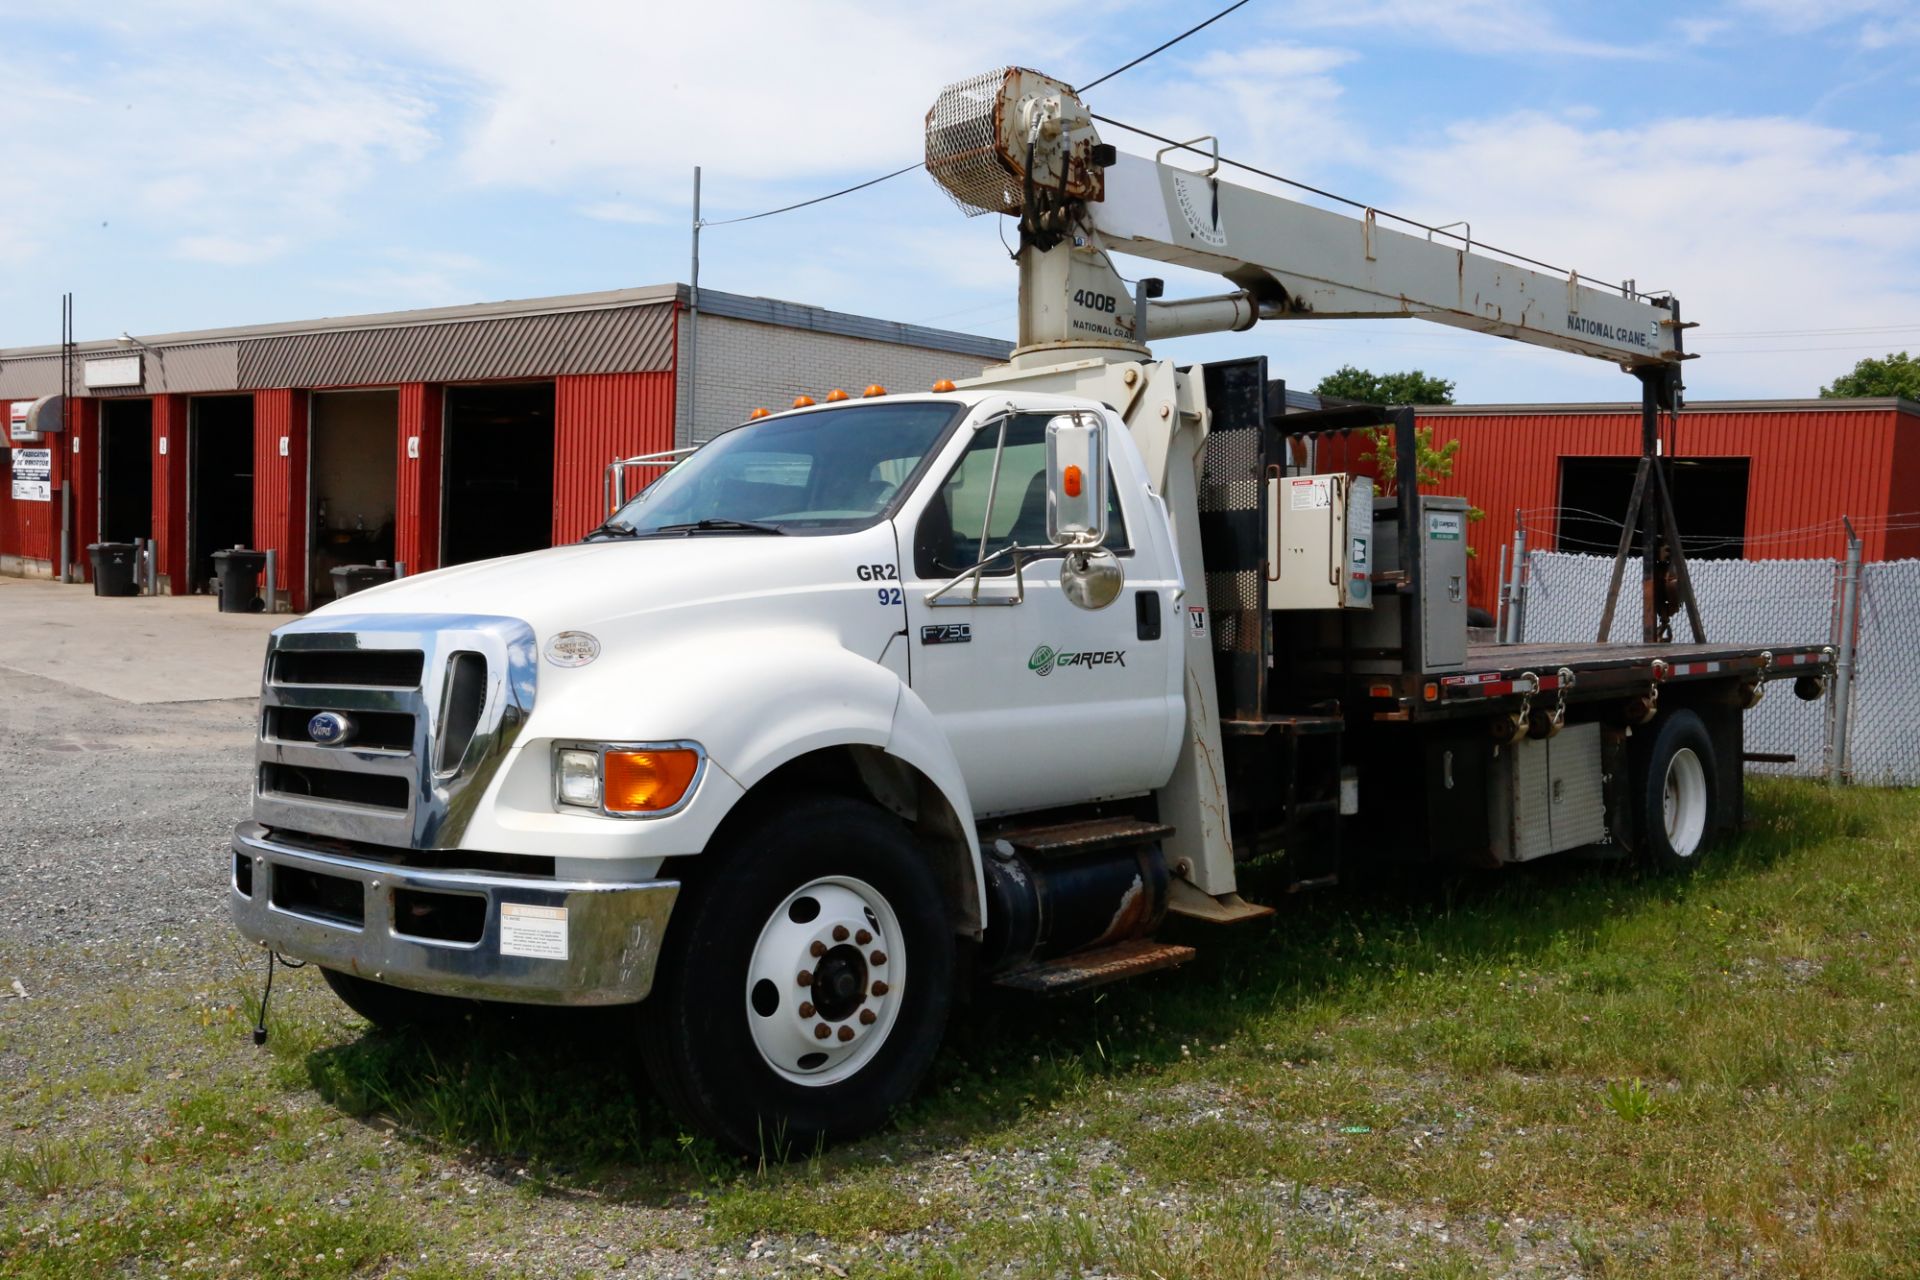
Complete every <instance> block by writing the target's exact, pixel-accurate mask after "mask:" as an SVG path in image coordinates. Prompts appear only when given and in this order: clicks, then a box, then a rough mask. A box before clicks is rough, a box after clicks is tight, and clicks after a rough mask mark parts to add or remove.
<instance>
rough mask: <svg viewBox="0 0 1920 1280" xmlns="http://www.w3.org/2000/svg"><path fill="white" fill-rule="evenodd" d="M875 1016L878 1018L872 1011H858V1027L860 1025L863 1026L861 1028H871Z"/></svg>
mask: <svg viewBox="0 0 1920 1280" xmlns="http://www.w3.org/2000/svg"><path fill="white" fill-rule="evenodd" d="M876 1016H878V1015H876V1014H875V1013H874V1011H873V1010H871V1009H862V1010H861V1011H860V1025H861V1026H863V1027H870V1026H872V1025H873V1021H874V1018H875V1017H876Z"/></svg>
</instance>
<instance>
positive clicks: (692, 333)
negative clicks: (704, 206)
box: [674, 165, 700, 447]
mask: <svg viewBox="0 0 1920 1280" xmlns="http://www.w3.org/2000/svg"><path fill="white" fill-rule="evenodd" d="M699 408H700V166H699V165H695V166H693V270H692V277H691V279H689V280H688V282H687V443H688V444H692V443H693V438H694V435H695V432H696V430H697V426H698V423H699V418H698V417H697V416H696V415H697V411H698V410H699ZM674 443H675V446H676V447H677V446H678V444H679V442H678V441H675V442H674Z"/></svg>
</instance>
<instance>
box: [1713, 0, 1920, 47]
mask: <svg viewBox="0 0 1920 1280" xmlns="http://www.w3.org/2000/svg"><path fill="white" fill-rule="evenodd" d="M1735 4H1736V6H1737V7H1738V8H1740V9H1743V10H1745V11H1747V12H1749V13H1752V14H1755V15H1757V16H1759V17H1760V18H1762V19H1764V20H1765V21H1766V22H1767V23H1768V24H1769V25H1770V26H1772V27H1773V28H1774V29H1776V30H1779V31H1784V32H1787V33H1789V34H1805V33H1809V32H1814V31H1825V30H1829V29H1831V28H1836V27H1843V28H1846V29H1847V33H1848V34H1849V35H1850V37H1851V38H1852V39H1853V40H1854V41H1855V42H1856V43H1858V44H1859V45H1860V46H1861V47H1862V48H1866V49H1884V48H1888V47H1890V46H1893V45H1898V44H1908V43H1912V42H1914V41H1916V40H1920V16H1916V15H1915V13H1914V8H1913V3H1912V0H1815V2H1814V3H1807V2H1806V0H1735Z"/></svg>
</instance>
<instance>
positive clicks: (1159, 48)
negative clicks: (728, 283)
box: [700, 0, 1248, 227]
mask: <svg viewBox="0 0 1920 1280" xmlns="http://www.w3.org/2000/svg"><path fill="white" fill-rule="evenodd" d="M1246 3H1248V0H1234V3H1232V4H1230V5H1228V6H1227V7H1226V8H1224V9H1222V10H1221V11H1220V12H1218V13H1216V14H1214V15H1213V16H1212V17H1211V18H1208V19H1207V20H1206V21H1205V22H1201V23H1197V24H1195V25H1194V26H1191V27H1188V28H1187V29H1186V30H1185V31H1182V32H1181V33H1180V34H1179V35H1177V36H1175V37H1174V38H1173V39H1171V40H1168V41H1166V42H1165V43H1164V44H1159V45H1156V46H1154V47H1153V48H1151V49H1149V50H1147V51H1146V52H1145V53H1143V54H1141V55H1140V56H1139V57H1137V58H1135V59H1134V60H1133V61H1131V62H1128V63H1124V64H1122V65H1121V66H1118V67H1115V68H1114V69H1113V70H1111V71H1109V72H1107V74H1105V75H1103V76H1101V77H1100V78H1099V79H1098V80H1093V81H1090V82H1088V83H1087V84H1084V85H1082V86H1081V87H1080V88H1079V89H1077V90H1075V92H1077V93H1084V92H1085V91H1086V90H1088V89H1091V88H1093V87H1094V85H1098V84H1105V83H1106V82H1107V81H1109V80H1111V79H1113V78H1114V77H1115V76H1117V75H1119V74H1121V73H1122V72H1126V71H1131V70H1133V69H1134V68H1135V67H1137V66H1139V65H1140V64H1141V63H1143V62H1145V61H1146V60H1147V59H1149V58H1151V57H1153V56H1154V55H1156V54H1160V53H1164V52H1166V51H1167V50H1168V49H1171V48H1173V46H1175V45H1177V44H1179V43H1180V42H1181V41H1182V40H1185V39H1186V38H1187V37H1188V36H1190V35H1193V34H1194V33H1195V32H1197V31H1203V30H1205V29H1206V28H1208V27H1210V26H1212V25H1213V24H1214V23H1216V22H1218V21H1220V19H1222V18H1224V17H1226V16H1227V15H1228V14H1230V13H1232V12H1233V11H1234V10H1235V9H1238V8H1240V7H1241V6H1242V5H1245V4H1246ZM925 164H926V162H925V161H922V160H916V161H914V162H913V163H912V164H909V165H903V166H901V167H900V168H898V169H895V170H894V171H893V172H892V173H883V174H881V175H880V176H879V177H877V178H868V179H867V180H866V181H865V182H856V183H854V184H853V185H852V186H850V187H842V188H840V190H838V191H829V192H828V193H827V194H826V195H823V196H815V197H813V198H812V199H811V200H798V201H795V202H794V203H793V204H787V205H781V206H780V207H779V208H778V209H768V210H766V211H765V212H763V213H749V214H745V215H743V216H741V217H738V218H714V219H703V220H702V221H701V223H700V225H701V226H702V227H728V226H732V225H733V224H734V223H736V222H753V221H756V220H758V219H760V218H771V217H773V216H774V215H775V214H779V213H792V212H793V211H794V210H795V209H804V208H806V207H807V206H808V205H812V204H822V203H824V202H826V201H828V200H838V199H839V198H840V197H841V196H850V195H852V194H853V193H854V192H856V191H865V190H866V189H867V188H868V187H877V186H879V185H880V184H881V183H883V182H886V181H888V180H889V179H891V178H897V177H899V176H900V175H901V174H903V173H912V172H913V171H914V170H915V169H919V168H923V167H925Z"/></svg>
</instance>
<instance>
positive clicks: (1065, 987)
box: [993, 938, 1194, 996]
mask: <svg viewBox="0 0 1920 1280" xmlns="http://www.w3.org/2000/svg"><path fill="white" fill-rule="evenodd" d="M1193 957H1194V950H1193V948H1192V947H1178V946H1175V945H1174V944H1172V943H1170V942H1156V941H1154V940H1153V939H1152V938H1129V939H1128V940H1127V941H1125V942H1116V943H1114V944H1113V945H1112V946H1110V947H1102V948H1100V950H1098V951H1081V952H1079V953H1077V954H1075V955H1070V956H1061V957H1060V958H1059V959H1058V960H1036V961H1034V962H1033V963H1032V964H1023V965H1021V966H1020V967H1019V968H1017V969H1009V970H1008V971H1007V972H1005V973H1003V974H1001V975H1000V976H999V977H997V978H995V979H994V980H993V981H994V984H995V985H996V986H1002V987H1010V988H1012V989H1013V990H1015V991H1027V992H1031V993H1033V994H1035V995H1042V996H1060V995H1065V994H1067V993H1068V992H1069V991H1085V990H1086V989H1087V988H1088V987H1101V986H1105V985H1106V984H1107V983H1109V982H1118V981H1120V980H1121V979H1122V978H1133V977H1138V976H1139V975H1140V974H1143V973H1153V972H1154V971H1156V970H1159V969H1171V968H1173V967H1174V966H1175V965H1181V964H1185V963H1186V962H1187V961H1189V960H1191V959H1193Z"/></svg>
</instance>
